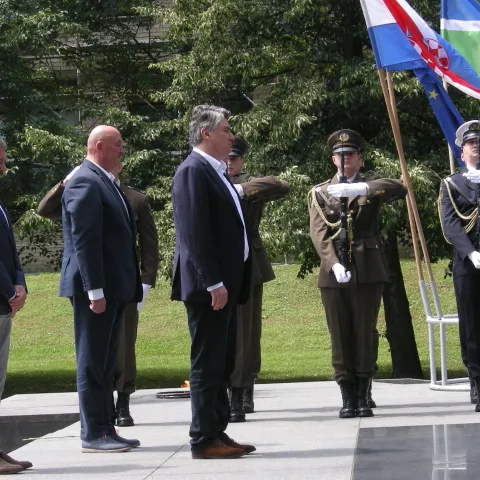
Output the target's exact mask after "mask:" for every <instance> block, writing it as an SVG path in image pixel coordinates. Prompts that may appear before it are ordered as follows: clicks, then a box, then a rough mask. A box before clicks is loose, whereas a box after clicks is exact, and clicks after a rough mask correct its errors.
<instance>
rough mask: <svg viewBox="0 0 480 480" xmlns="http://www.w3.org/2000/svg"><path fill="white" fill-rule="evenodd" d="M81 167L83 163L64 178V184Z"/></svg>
mask: <svg viewBox="0 0 480 480" xmlns="http://www.w3.org/2000/svg"><path fill="white" fill-rule="evenodd" d="M80 167H81V165H78V166H76V167H75V168H74V169H73V170H72V171H71V172H70V173H69V174H68V175H67V176H66V177H65V179H64V180H63V184H64V185H65V184H66V183H67V182H68V181H69V180H70V179H71V178H72V177H73V176H74V175H75V173H77V170H78V169H79V168H80Z"/></svg>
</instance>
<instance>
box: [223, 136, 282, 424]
mask: <svg viewBox="0 0 480 480" xmlns="http://www.w3.org/2000/svg"><path fill="white" fill-rule="evenodd" d="M247 149H248V144H247V142H246V141H245V140H243V138H240V137H235V140H234V141H233V146H232V150H231V152H230V154H229V156H228V160H227V175H228V177H229V178H230V180H231V182H232V183H233V184H234V187H235V188H236V189H237V192H238V194H239V195H240V198H241V199H242V206H243V211H244V213H245V217H246V221H247V225H248V228H249V230H250V238H251V245H252V276H251V280H250V294H249V296H248V302H247V303H245V304H244V305H239V306H238V307H237V347H236V348H237V351H236V359H235V370H234V371H233V373H232V376H231V377H230V387H231V399H230V406H231V410H230V421H231V422H244V421H245V414H246V413H253V412H254V408H255V407H254V401H253V388H254V382H255V379H256V378H257V376H258V374H259V372H260V365H261V343H260V338H261V333H262V298H263V284H264V283H266V282H269V281H271V280H273V279H274V278H275V274H274V273H273V269H272V265H271V263H270V260H269V258H268V255H267V252H266V251H265V247H264V246H263V243H262V239H261V237H260V232H259V230H258V228H259V226H260V221H261V219H262V215H263V209H264V207H265V203H266V202H268V201H272V200H277V199H279V198H283V197H284V196H285V195H287V194H288V193H289V192H290V186H289V185H288V183H287V182H285V181H284V180H279V179H278V178H276V177H274V176H268V177H253V176H251V175H249V174H248V173H241V171H242V169H243V166H244V161H243V160H244V156H245V154H246V153H247Z"/></svg>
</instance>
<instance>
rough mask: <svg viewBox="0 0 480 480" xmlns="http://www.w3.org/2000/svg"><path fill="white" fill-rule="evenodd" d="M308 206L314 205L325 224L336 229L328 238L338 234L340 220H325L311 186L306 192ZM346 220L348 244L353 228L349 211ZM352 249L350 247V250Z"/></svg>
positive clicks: (332, 238)
mask: <svg viewBox="0 0 480 480" xmlns="http://www.w3.org/2000/svg"><path fill="white" fill-rule="evenodd" d="M307 201H308V206H309V208H312V207H315V209H316V210H317V212H318V214H319V215H320V217H321V219H322V220H323V221H324V222H325V223H326V224H327V226H328V227H329V228H331V229H333V230H334V229H337V231H336V232H335V234H334V235H332V236H331V237H330V240H335V239H336V238H337V237H338V236H339V235H340V230H341V228H340V227H341V224H342V222H341V221H340V220H339V221H338V222H335V223H332V222H329V221H328V220H327V218H326V217H325V214H324V213H323V210H322V207H321V206H320V205H319V204H318V201H317V195H316V193H315V187H313V188H312V189H311V190H310V191H309V192H308V197H307ZM347 222H348V238H349V239H350V244H351V243H352V239H353V228H352V224H353V222H352V216H351V215H350V213H348V214H347ZM351 251H352V250H351V249H350V252H351Z"/></svg>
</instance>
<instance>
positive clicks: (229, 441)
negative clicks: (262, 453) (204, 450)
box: [218, 432, 256, 453]
mask: <svg viewBox="0 0 480 480" xmlns="http://www.w3.org/2000/svg"><path fill="white" fill-rule="evenodd" d="M218 437H219V438H220V440H221V441H222V442H223V443H224V444H225V445H227V446H228V447H235V448H243V450H245V452H247V453H252V452H254V451H255V450H256V448H255V447H254V446H253V445H248V444H243V443H237V442H236V441H235V440H234V439H233V438H230V437H229V436H228V435H227V434H226V433H225V432H222V433H220V435H219V436H218Z"/></svg>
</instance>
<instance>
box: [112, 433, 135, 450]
mask: <svg viewBox="0 0 480 480" xmlns="http://www.w3.org/2000/svg"><path fill="white" fill-rule="evenodd" d="M110 436H111V438H113V439H114V440H116V441H117V442H119V443H126V444H127V445H130V446H131V447H132V448H137V447H139V446H140V440H137V439H136V438H132V439H128V438H123V437H121V436H120V435H118V434H117V433H114V434H112V435H110Z"/></svg>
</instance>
